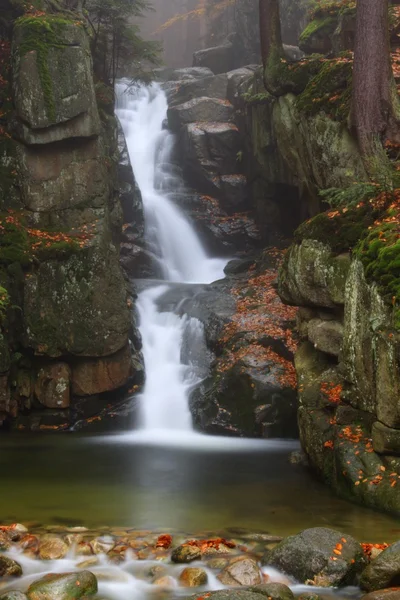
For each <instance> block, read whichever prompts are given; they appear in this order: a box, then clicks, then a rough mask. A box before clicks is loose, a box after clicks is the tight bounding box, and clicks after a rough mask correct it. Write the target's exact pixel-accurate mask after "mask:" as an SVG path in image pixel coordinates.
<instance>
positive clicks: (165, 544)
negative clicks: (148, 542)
mask: <svg viewBox="0 0 400 600" xmlns="http://www.w3.org/2000/svg"><path fill="white" fill-rule="evenodd" d="M171 544H172V535H169V534H168V533H166V534H164V535H160V536H159V538H158V540H157V543H156V548H165V549H166V550H168V548H169V547H170V546H171Z"/></svg>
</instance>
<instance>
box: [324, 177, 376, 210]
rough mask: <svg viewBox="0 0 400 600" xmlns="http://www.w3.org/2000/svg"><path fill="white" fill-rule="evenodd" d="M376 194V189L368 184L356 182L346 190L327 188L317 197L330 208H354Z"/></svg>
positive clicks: (371, 184)
mask: <svg viewBox="0 0 400 600" xmlns="http://www.w3.org/2000/svg"><path fill="white" fill-rule="evenodd" d="M376 193H377V187H376V185H374V184H373V183H370V182H357V183H354V184H353V185H351V186H350V187H348V188H344V189H343V188H328V189H326V190H321V191H320V193H319V195H320V196H321V198H323V200H324V201H325V202H326V203H327V204H329V206H331V207H332V208H343V207H347V208H354V207H356V206H358V204H360V202H365V201H368V200H370V199H371V198H374V197H375V196H376Z"/></svg>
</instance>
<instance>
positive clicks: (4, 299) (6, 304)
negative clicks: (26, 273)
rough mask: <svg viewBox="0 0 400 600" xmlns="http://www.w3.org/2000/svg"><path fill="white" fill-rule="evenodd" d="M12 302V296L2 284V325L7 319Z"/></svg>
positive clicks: (0, 294)
mask: <svg viewBox="0 0 400 600" xmlns="http://www.w3.org/2000/svg"><path fill="white" fill-rule="evenodd" d="M9 304H10V296H9V294H8V291H7V290H6V288H4V287H3V286H1V285H0V325H2V323H3V322H4V320H5V316H6V312H7V309H8V307H9Z"/></svg>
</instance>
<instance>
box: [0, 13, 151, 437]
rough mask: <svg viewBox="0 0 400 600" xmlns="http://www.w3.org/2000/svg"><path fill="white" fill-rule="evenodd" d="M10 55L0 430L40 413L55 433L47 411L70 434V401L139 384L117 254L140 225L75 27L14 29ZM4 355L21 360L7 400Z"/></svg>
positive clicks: (21, 22)
mask: <svg viewBox="0 0 400 600" xmlns="http://www.w3.org/2000/svg"><path fill="white" fill-rule="evenodd" d="M12 45H13V52H12V57H13V64H12V82H11V83H12V88H13V92H14V102H15V105H14V108H15V110H14V115H13V127H12V135H13V138H12V139H11V141H10V144H11V145H12V146H13V148H14V152H15V157H16V159H15V160H16V163H17V164H16V166H15V171H16V172H17V175H16V177H17V178H18V191H19V194H18V199H17V200H16V202H17V203H18V205H17V208H16V209H15V211H14V213H13V217H12V223H9V224H8V227H9V229H10V230H9V231H8V230H7V231H6V233H5V236H7V235H10V236H11V237H10V241H9V242H7V237H4V241H3V240H2V246H1V251H0V273H1V275H0V285H1V286H3V287H4V288H5V289H6V290H7V293H8V294H9V295H10V304H11V303H12V304H13V305H15V306H18V307H20V309H21V313H19V314H20V315H21V314H22V318H21V316H19V318H18V319H17V317H16V313H15V314H14V313H13V311H12V310H10V311H9V313H7V315H6V319H7V323H6V324H7V325H8V330H9V331H11V332H12V335H10V333H9V334H8V335H7V337H6V336H5V335H1V337H0V404H1V406H0V411H1V417H0V420H3V419H4V418H15V417H17V416H18V411H19V410H20V409H23V411H24V412H25V413H26V412H29V411H31V410H32V409H33V408H34V407H36V408H39V407H40V406H41V408H42V412H41V414H42V415H43V421H42V422H43V425H44V427H46V426H47V425H49V426H51V427H52V428H55V429H56V428H57V425H56V424H54V423H53V421H52V419H53V416H54V411H57V415H58V417H57V418H58V419H59V421H60V422H62V423H63V424H64V425H65V426H66V427H68V426H69V425H71V424H72V422H71V421H70V418H72V416H71V415H72V412H71V411H70V406H71V405H72V402H73V399H74V395H75V393H76V390H79V395H85V396H91V395H93V394H99V393H102V392H108V391H112V390H117V389H119V388H122V387H123V386H125V384H127V383H128V381H131V379H132V380H133V379H134V378H135V376H137V375H138V373H139V372H140V377H142V365H141V357H140V343H139V342H138V340H139V337H138V335H137V333H136V330H135V326H134V322H133V319H132V310H131V308H132V299H131V298H130V291H129V290H128V289H127V285H126V282H125V279H124V277H123V272H122V270H121V268H120V265H119V243H120V238H121V228H122V223H123V221H125V222H128V223H131V224H132V223H134V224H135V227H136V229H135V233H136V234H137V237H138V239H139V238H140V234H141V232H142V230H143V214H142V206H141V198H140V193H139V192H138V189H137V186H135V181H134V178H133V174H132V169H131V166H130V163H129V158H128V157H127V153H126V148H124V140H123V134H122V132H121V131H120V130H118V126H117V122H116V120H115V118H114V117H113V116H112V113H113V106H112V105H111V106H103V104H102V103H103V102H104V100H103V99H102V98H103V96H102V94H99V98H98V97H97V95H96V93H97V91H98V87H97V86H96V88H95V85H94V80H93V70H92V59H91V54H90V44H89V39H88V36H87V34H86V31H85V28H84V26H83V24H82V23H81V22H80V19H79V18H78V16H77V18H76V19H74V18H73V17H70V18H68V17H66V16H65V15H64V14H63V15H61V14H57V13H54V14H43V15H38V16H35V17H34V18H31V17H21V18H20V19H18V20H17V21H16V23H15V28H14V34H13V40H12ZM98 103H99V105H98ZM99 106H101V109H102V110H101V111H100V110H99ZM100 115H101V116H100ZM124 150H125V152H124ZM118 163H119V164H118ZM0 185H2V182H1V183H0ZM1 191H3V190H1ZM0 195H2V193H1V194H0ZM128 205H129V211H130V212H129V211H128V209H127V207H128ZM4 208H5V209H7V208H12V206H11V205H10V206H8V205H6V206H5V207H4ZM123 209H124V210H123ZM128 219H129V220H128ZM0 220H1V222H2V223H4V222H5V216H4V215H3V214H0ZM4 244H5V245H6V246H7V252H6V253H5V252H4V251H3V246H4ZM11 249H12V251H11ZM0 289H3V288H0ZM1 325H2V323H0V327H1ZM10 353H17V355H22V356H23V358H22V359H20V362H21V364H19V363H18V361H17V362H16V363H15V362H14V365H13V369H14V372H13V380H15V382H16V385H14V386H13V388H12V391H11V390H10V386H9V384H10V377H9V369H10V360H9V357H10ZM119 360H120V361H121V362H120V364H118V366H116V365H115V362H116V361H119ZM95 380H96V384H94V381H95ZM100 405H101V403H100ZM100 405H99V410H100ZM43 409H44V410H43ZM48 409H51V411H50V410H48ZM46 410H48V412H46ZM63 411H64V412H63ZM46 415H48V417H46ZM50 415H53V416H50ZM47 418H48V419H49V421H48V422H46V419H47ZM27 423H28V425H27ZM53 425H54V426H53ZM64 425H63V426H64ZM17 426H19V423H18V421H17ZM26 426H28V427H30V425H29V420H28V421H27V420H26V418H24V425H23V426H22V425H21V427H22V428H24V427H26Z"/></svg>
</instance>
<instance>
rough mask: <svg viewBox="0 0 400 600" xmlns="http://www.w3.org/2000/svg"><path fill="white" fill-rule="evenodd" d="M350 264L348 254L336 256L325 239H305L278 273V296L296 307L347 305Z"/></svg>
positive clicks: (288, 254)
mask: <svg viewBox="0 0 400 600" xmlns="http://www.w3.org/2000/svg"><path fill="white" fill-rule="evenodd" d="M349 267H350V257H349V256H348V255H346V254H344V255H339V256H335V255H334V254H333V253H332V251H331V249H330V247H329V246H327V245H325V244H323V243H322V242H318V241H315V240H309V239H305V240H304V241H303V242H302V243H301V244H293V245H292V246H291V247H290V249H289V251H288V253H287V254H286V257H285V261H284V263H283V266H282V267H281V269H280V273H279V283H278V292H279V295H280V297H281V298H282V299H283V300H284V302H286V303H288V304H294V305H296V306H323V307H327V308H333V307H335V306H337V305H341V304H344V284H345V281H346V278H347V273H348V270H349Z"/></svg>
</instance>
